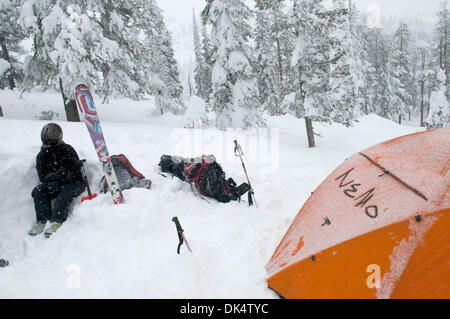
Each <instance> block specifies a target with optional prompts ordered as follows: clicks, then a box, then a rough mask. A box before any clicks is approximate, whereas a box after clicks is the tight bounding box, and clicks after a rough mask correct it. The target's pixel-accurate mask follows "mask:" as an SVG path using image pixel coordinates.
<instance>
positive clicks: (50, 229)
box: [44, 222, 62, 238]
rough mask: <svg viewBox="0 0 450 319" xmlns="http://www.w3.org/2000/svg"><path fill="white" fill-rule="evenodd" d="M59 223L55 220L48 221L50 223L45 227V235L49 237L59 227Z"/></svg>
mask: <svg viewBox="0 0 450 319" xmlns="http://www.w3.org/2000/svg"><path fill="white" fill-rule="evenodd" d="M61 225H62V224H61V223H57V222H52V223H50V225H49V226H48V227H47V229H46V230H45V233H44V235H45V237H47V238H49V237H50V236H51V235H52V234H53V233H55V232H56V231H57V230H58V229H59V227H61Z"/></svg>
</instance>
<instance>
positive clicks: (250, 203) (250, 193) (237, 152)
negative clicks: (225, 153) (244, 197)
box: [234, 140, 258, 206]
mask: <svg viewBox="0 0 450 319" xmlns="http://www.w3.org/2000/svg"><path fill="white" fill-rule="evenodd" d="M234 145H235V146H234V155H235V156H239V158H240V159H241V163H242V168H243V169H244V173H245V177H246V178H247V182H248V186H250V190H249V191H248V206H253V201H255V205H256V206H258V205H257V204H256V199H255V192H254V191H253V188H252V184H251V183H250V179H249V178H248V173H247V169H246V168H245V164H244V160H243V159H242V155H244V153H243V152H242V148H241V146H240V145H239V144H238V142H237V140H234ZM252 196H253V198H252Z"/></svg>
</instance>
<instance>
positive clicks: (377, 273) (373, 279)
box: [366, 264, 381, 289]
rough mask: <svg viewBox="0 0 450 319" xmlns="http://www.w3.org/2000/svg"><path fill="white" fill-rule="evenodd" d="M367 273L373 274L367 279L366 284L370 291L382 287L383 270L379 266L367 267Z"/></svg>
mask: <svg viewBox="0 0 450 319" xmlns="http://www.w3.org/2000/svg"><path fill="white" fill-rule="evenodd" d="M366 272H368V273H371V274H370V275H369V277H367V280H366V284H367V287H368V288H369V289H373V288H377V289H379V288H380V287H381V284H380V280H381V268H380V266H379V265H377V264H371V265H369V266H367V269H366Z"/></svg>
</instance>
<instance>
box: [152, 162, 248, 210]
mask: <svg viewBox="0 0 450 319" xmlns="http://www.w3.org/2000/svg"><path fill="white" fill-rule="evenodd" d="M159 166H160V167H161V172H165V173H170V174H172V175H174V176H176V177H178V178H179V179H181V180H183V181H185V182H188V183H190V184H191V185H192V191H194V193H197V192H198V193H200V194H201V195H203V196H206V197H211V198H214V199H216V200H217V201H219V202H222V203H228V202H230V201H232V200H240V198H241V196H242V195H244V194H245V193H246V192H248V191H249V190H250V186H249V185H248V184H247V183H242V184H241V185H240V186H237V185H236V182H235V181H234V180H233V179H232V178H228V179H226V178H225V172H224V171H223V170H222V167H221V166H220V165H219V163H217V162H216V159H215V157H214V155H202V156H199V157H196V158H183V157H180V156H170V155H163V156H161V160H160V162H159Z"/></svg>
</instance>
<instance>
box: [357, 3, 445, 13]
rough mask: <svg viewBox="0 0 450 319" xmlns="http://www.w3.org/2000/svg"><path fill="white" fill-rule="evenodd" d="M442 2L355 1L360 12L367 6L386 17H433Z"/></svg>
mask: <svg viewBox="0 0 450 319" xmlns="http://www.w3.org/2000/svg"><path fill="white" fill-rule="evenodd" d="M441 1H442V0H356V4H357V5H358V7H359V9H360V11H361V12H364V11H365V10H366V9H367V8H368V6H369V5H372V4H375V5H378V6H379V7H380V11H381V15H382V16H386V17H408V16H409V17H414V16H435V15H436V13H437V11H438V10H439V7H440V3H441Z"/></svg>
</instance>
